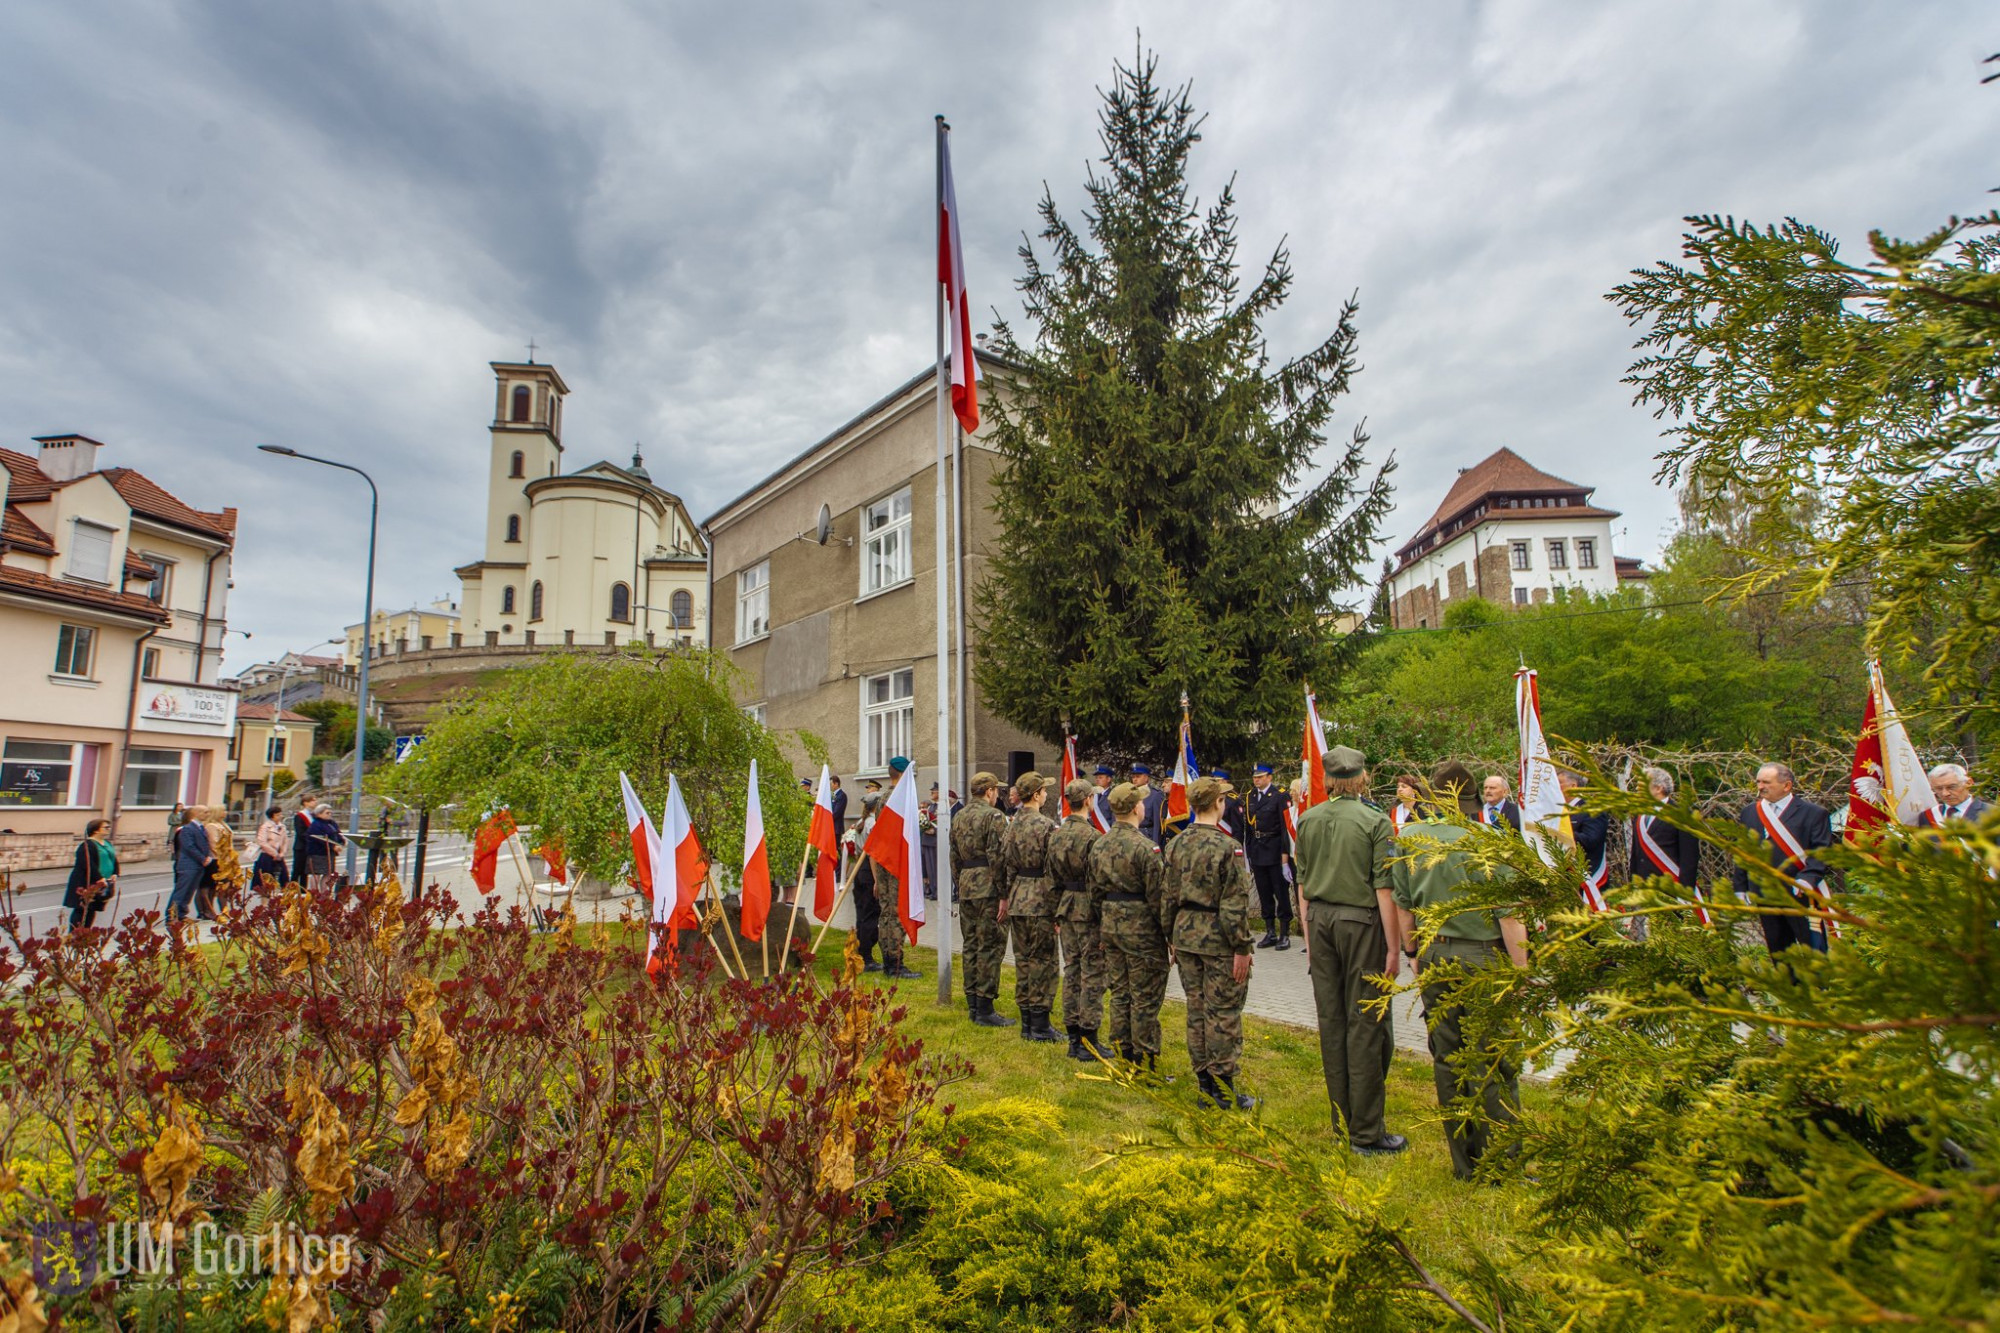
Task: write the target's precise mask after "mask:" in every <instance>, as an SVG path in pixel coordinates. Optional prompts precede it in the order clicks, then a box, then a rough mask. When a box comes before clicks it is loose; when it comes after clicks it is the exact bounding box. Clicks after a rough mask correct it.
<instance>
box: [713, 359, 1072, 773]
mask: <svg viewBox="0 0 2000 1333" xmlns="http://www.w3.org/2000/svg"><path fill="white" fill-rule="evenodd" d="M985 368H986V370H987V372H988V375H987V379H986V381H985V384H984V386H983V389H984V391H985V393H986V395H988V396H989V397H990V395H991V394H993V393H995V392H999V391H1004V389H1003V387H1002V386H1001V385H1000V384H999V378H1000V377H999V374H998V373H996V368H995V365H994V363H993V362H992V361H990V360H989V361H987V362H986V363H985ZM934 374H935V372H933V371H931V370H926V371H925V372H924V373H923V374H921V375H919V376H917V377H916V378H915V379H912V380H910V381H909V382H907V383H905V384H904V385H902V386H901V387H900V388H898V389H896V390H895V391H894V392H893V393H891V394H889V395H888V396H887V397H886V398H883V399H882V400H881V401H880V402H878V403H876V404H874V405H873V406H872V407H869V408H868V409H867V410H866V411H864V412H862V413H861V414H860V415H859V416H857V417H855V418H854V419H853V420H852V421H849V422H848V423H847V424H845V425H843V426H841V427H840V428H839V429H838V430H836V431H834V432H833V433H832V434H831V435H828V436H827V437H826V438H825V439H822V440H820V441H819V442H818V443H816V444H814V445H812V446H811V447H810V448H808V449H806V450H805V451H804V452H803V453H801V454H799V455H798V457H796V458H794V459H793V460H792V461H791V462H789V463H787V464H785V466H784V467H782V468H780V469H779V470H778V471H777V472H775V473H773V474H772V475H771V476H769V477H766V478H765V479H764V480H762V481H760V482H758V483H757V484H756V485H755V486H753V487H751V488H750V489H749V490H748V491H746V492H744V493H743V494H742V495H741V496H739V497H737V498H736V499H734V500H732V501H730V502H729V503H728V504H726V505H724V506H723V507H722V508H721V509H720V510H718V511H717V512H716V513H715V515H714V516H713V517H712V518H710V519H709V520H708V522H707V523H706V524H705V525H704V528H705V530H706V532H707V533H708V538H709V546H710V551H711V553H712V557H713V563H714V569H715V601H716V612H715V616H714V619H713V620H712V622H711V624H710V634H711V636H712V641H713V643H714V644H715V646H716V647H717V648H718V649H721V650H723V651H724V652H726V653H727V654H728V655H729V656H730V658H731V659H732V660H733V661H734V662H735V663H736V665H737V666H738V667H739V668H740V669H741V670H742V672H743V674H744V677H745V681H744V684H743V686H742V695H741V702H742V703H743V706H744V707H745V708H746V709H748V710H749V711H750V712H752V713H753V714H754V715H756V716H757V717H759V718H760V719H761V720H762V721H763V722H764V723H765V725H767V726H769V727H771V728H773V729H775V730H778V731H781V732H783V731H810V732H812V733H814V734H816V735H817V736H819V737H820V738H821V739H822V740H824V741H825V742H826V744H827V747H828V750H829V751H830V755H831V761H832V764H833V768H834V771H835V772H837V773H839V774H841V775H842V776H843V777H844V778H853V777H857V776H870V775H876V776H879V775H882V774H886V773H887V772H888V771H889V760H890V759H892V758H894V757H895V756H897V755H904V756H906V757H909V758H910V759H912V760H914V761H915V762H916V763H918V764H919V765H920V766H921V767H922V769H923V777H922V781H923V785H924V786H925V787H928V786H929V785H930V783H931V782H932V781H934V780H935V779H936V770H935V764H936V757H937V584H936V578H937V567H938V559H937V556H938V530H937V525H936V521H935V491H934V488H935V485H936V476H937V463H936V454H937V397H936V380H935V378H934ZM962 458H963V472H962V475H961V476H959V477H957V478H956V479H955V486H956V489H957V497H956V498H957V502H958V508H959V510H960V512H961V513H962V514H963V515H964V531H963V532H962V533H961V534H959V535H958V539H957V540H956V541H953V542H952V543H951V547H952V548H953V549H951V550H948V551H947V558H946V571H947V577H948V578H950V579H953V580H954V581H955V582H957V583H959V584H961V585H962V586H963V588H964V589H965V590H966V593H967V596H968V597H970V596H971V595H973V594H972V590H973V589H976V588H977V587H978V586H979V582H980V580H981V579H982V578H983V577H984V575H985V572H986V569H987V567H988V562H989V560H990V559H991V557H990V554H989V552H990V551H991V550H992V548H993V545H994V543H995V542H996V541H997V540H998V537H999V530H998V519H996V518H995V517H994V515H993V513H992V511H991V507H990V501H989V497H990V494H991V488H992V486H993V482H994V477H995V474H996V473H997V472H998V471H999V470H1000V468H1001V467H1002V466H1003V460H1002V459H1001V458H1000V456H999V455H998V454H997V453H995V452H994V450H993V449H992V448H991V447H990V446H989V445H988V444H987V442H986V440H985V438H984V432H983V431H982V432H981V433H978V434H974V435H971V436H968V437H966V438H965V440H964V446H963V451H962ZM822 507H824V509H825V511H826V513H827V516H828V519H829V522H828V525H827V526H828V529H829V531H828V535H827V539H826V541H825V542H824V543H823V544H822V542H821V541H820V540H819V519H820V512H821V509H822ZM961 572H962V578H960V577H959V575H960V574H961ZM954 618H955V619H957V617H954ZM960 623H961V624H964V625H965V638H964V641H963V645H962V648H961V643H960V639H959V638H958V635H957V633H956V631H955V630H954V634H953V637H952V640H951V643H952V648H951V653H950V661H949V667H950V669H951V672H952V674H953V676H954V677H955V678H956V679H957V680H958V681H960V682H962V685H961V689H962V693H961V695H960V697H961V698H962V699H963V700H964V701H965V706H964V707H963V709H962V714H961V717H960V720H959V723H958V725H959V728H960V729H961V734H960V736H958V737H957V738H955V739H954V744H953V753H954V757H955V759H956V761H957V762H955V763H954V766H953V767H954V768H955V770H956V772H955V773H953V774H952V775H951V778H950V781H949V782H948V783H947V784H946V785H947V786H950V787H955V788H956V789H957V790H958V791H960V792H961V793H962V792H963V791H964V790H965V782H964V778H965V775H967V774H969V773H973V772H977V771H979V770H980V769H989V770H992V771H993V772H995V773H999V774H1003V775H1004V774H1006V773H1007V772H1008V771H1009V767H1010V761H1011V763H1012V765H1013V766H1014V767H1016V768H1023V767H1040V768H1041V769H1043V770H1044V771H1049V772H1052V771H1053V769H1054V766H1055V765H1056V764H1057V763H1058V762H1059V755H1058V752H1057V747H1055V746H1052V745H1050V744H1049V743H1048V742H1046V741H1040V740H1037V739H1035V738H1034V737H1031V736H1028V735H1026V734H1024V733H1023V732H1021V731H1020V730H1019V729H1018V728H1015V727H1013V726H1011V725H1009V724H1008V723H1006V722H1004V721H1002V720H1001V719H1000V718H998V717H996V716H994V715H993V714H992V713H991V712H989V711H988V710H987V709H986V707H985V706H984V704H983V703H982V701H981V698H980V693H979V688H978V685H977V683H976V682H974V681H973V680H972V671H971V665H972V663H973V662H974V661H975V660H976V659H977V655H978V652H979V635H978V629H977V627H976V626H975V625H973V624H972V623H971V618H970V617H969V616H967V617H964V618H963V619H961V620H960ZM793 758H794V762H795V763H797V764H798V765H799V766H800V771H801V773H802V774H803V773H804V766H805V762H806V761H805V758H804V756H803V754H802V753H801V754H796V755H794V756H793ZM850 813H858V807H850Z"/></svg>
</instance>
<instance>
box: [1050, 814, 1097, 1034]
mask: <svg viewBox="0 0 2000 1333" xmlns="http://www.w3.org/2000/svg"><path fill="white" fill-rule="evenodd" d="M1063 797H1064V799H1066V800H1067V801H1068V802H1069V808H1070V816H1069V818H1068V819H1065V820H1064V821H1063V823H1062V827H1061V828H1059V829H1057V830H1056V831H1055V835H1054V836H1053V837H1051V838H1050V839H1049V856H1048V869H1049V874H1050V876H1051V877H1053V878H1054V880H1055V882H1056V887H1057V888H1058V889H1059V890H1061V893H1062V897H1061V898H1060V899H1059V900H1058V901H1057V903H1056V916H1057V918H1058V921H1059V922H1060V924H1059V925H1058V927H1057V931H1058V933H1059V934H1060V936H1061V939H1062V1005H1063V1026H1064V1027H1065V1028H1066V1029H1067V1030H1068V1031H1069V1058H1070V1059H1072V1060H1095V1059H1096V1058H1097V1051H1098V1045H1097V1025H1098V1022H1099V1021H1100V1019H1101V1018H1102V1017H1103V1014H1104V941H1103V940H1102V939H1100V938H1099V937H1098V933H1097V903H1096V902H1095V901H1094V900H1093V899H1092V898H1091V896H1090V882H1089V881H1090V849H1091V847H1092V846H1093V845H1095V844H1096V842H1097V840H1098V839H1099V838H1100V837H1102V836H1103V835H1102V834H1100V833H1099V832H1098V831H1097V826H1096V825H1095V824H1093V823H1091V822H1090V803H1091V802H1092V801H1093V800H1095V799H1096V797H1097V789H1096V788H1095V787H1092V786H1091V785H1090V784H1089V783H1088V782H1085V781H1084V780H1083V779H1081V778H1078V779H1077V780H1076V781H1075V782H1072V783H1070V784H1069V786H1067V787H1065V788H1063Z"/></svg>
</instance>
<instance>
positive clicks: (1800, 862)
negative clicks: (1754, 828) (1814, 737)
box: [1757, 801, 1840, 940]
mask: <svg viewBox="0 0 2000 1333" xmlns="http://www.w3.org/2000/svg"><path fill="white" fill-rule="evenodd" d="M1757 822H1758V823H1760V824H1762V825H1763V826H1764V836H1765V837H1767V838H1769V839H1770V840H1771V841H1772V842H1774V843H1776V844H1777V845H1778V847H1779V848H1780V849H1781V850H1782V851H1783V852H1784V853H1785V859H1784V860H1783V861H1781V862H1780V863H1779V864H1778V873H1779V874H1781V875H1783V876H1784V877H1785V878H1786V879H1789V880H1791V881H1792V883H1793V884H1794V885H1795V886H1796V887H1797V888H1798V889H1801V890H1803V891H1804V892H1805V893H1806V894H1807V895H1809V896H1810V897H1811V899H1812V906H1814V907H1818V908H1821V909H1822V910H1823V909H1825V908H1826V907H1827V906H1829V904H1828V902H1827V897H1826V894H1825V893H1823V892H1821V890H1820V889H1819V888H1818V887H1817V886H1816V885H1812V884H1804V883H1801V882H1800V881H1799V880H1798V878H1797V876H1798V874H1799V873H1800V872H1802V871H1804V870H1805V868H1806V849H1805V847H1804V846H1803V845H1802V844H1801V843H1800V842H1799V840H1798V838H1797V837H1796V836H1795V835H1794V834H1793V833H1792V831H1791V830H1790V829H1788V828H1786V827H1785V821H1784V820H1782V819H1774V818H1773V817H1772V815H1771V811H1770V808H1769V807H1768V806H1766V805H1765V804H1764V803H1763V802H1762V801H1759V802H1757ZM1826 937H1827V938H1828V939H1830V940H1837V939H1839V938H1840V927H1839V926H1838V925H1836V924H1834V920H1833V918H1832V917H1828V918H1827V919H1826Z"/></svg>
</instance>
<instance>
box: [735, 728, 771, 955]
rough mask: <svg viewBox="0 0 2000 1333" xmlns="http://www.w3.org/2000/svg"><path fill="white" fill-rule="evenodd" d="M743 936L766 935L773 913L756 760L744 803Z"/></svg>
mask: <svg viewBox="0 0 2000 1333" xmlns="http://www.w3.org/2000/svg"><path fill="white" fill-rule="evenodd" d="M739 901H740V902H741V903H742V908H741V913H742V916H741V920H742V923H743V938H744V939H746V940H761V939H763V938H764V923H765V922H766V921H768V920H769V919H770V916H771V858H770V854H769V853H768V852H766V851H765V848H764V802H763V801H762V800H761V799H760V798H759V797H758V795H757V761H756V760H755V759H752V760H751V761H750V798H749V800H748V802H747V803H746V804H745V805H744V807H743V891H742V896H741V898H740V900H739Z"/></svg>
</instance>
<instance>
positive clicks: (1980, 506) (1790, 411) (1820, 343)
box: [1610, 213, 2000, 751]
mask: <svg viewBox="0 0 2000 1333" xmlns="http://www.w3.org/2000/svg"><path fill="white" fill-rule="evenodd" d="M1688 222H1689V225H1690V227H1691V228H1692V230H1690V231H1689V232H1688V233H1687V234H1686V235H1685V237H1684V238H1683V239H1684V244H1683V250H1682V258H1683V259H1684V260H1685V261H1686V262H1685V263H1678V264H1677V263H1671V262H1669V263H1662V264H1659V265H1657V266H1655V267H1652V268H1645V269H1640V270H1638V271H1636V272H1635V273H1634V274H1633V278H1632V281H1630V282H1628V283H1625V284H1624V285H1622V286H1620V287H1618V288H1617V289H1616V290H1614V291H1613V292H1612V293H1611V297H1610V299H1611V300H1612V301H1614V302H1616V303H1617V304H1618V306H1619V307H1620V308H1621V309H1622V310H1623V311H1624V312H1625V315H1626V317H1627V318H1628V319H1629V320H1630V321H1631V322H1632V323H1634V324H1636V325H1639V326H1641V327H1642V328H1644V330H1645V332H1644V334H1643V336H1642V337H1641V338H1640V340H1639V343H1638V346H1639V347H1640V348H1641V349H1642V350H1643V353H1644V354H1643V355H1642V357H1641V358H1640V359H1639V360H1638V361H1637V362H1635V363H1634V364H1633V366H1632V369H1631V373H1630V375H1629V376H1628V377H1627V382H1628V383H1630V384H1632V385H1634V386H1635V387H1636V388H1637V390H1638V401H1640V402H1642V403H1647V404H1651V405H1652V406H1653V407H1655V408H1656V409H1657V411H1658V413H1659V414H1660V415H1661V416H1663V417H1667V418H1670V419H1671V420H1672V421H1673V423H1674V425H1673V427H1672V429H1671V430H1670V432H1669V435H1670V437H1671V438H1672V440H1673V441H1674V443H1673V444H1672V445H1671V446H1670V447H1669V448H1668V449H1667V450H1666V451H1665V453H1664V454H1663V455H1662V459H1663V463H1662V467H1661V476H1662V477H1663V478H1664V479H1666V480H1668V481H1672V482H1676V483H1684V484H1685V485H1686V487H1687V490H1688V493H1689V494H1691V495H1692V496H1693V497H1694V498H1695V500H1696V502H1697V505H1698V506H1701V507H1715V506H1728V505H1732V504H1739V503H1740V504H1742V505H1743V506H1744V507H1745V514H1746V520H1747V521H1746V522H1745V524H1744V530H1743V532H1742V534H1741V538H1742V540H1741V548H1742V549H1743V550H1744V551H1745V552H1747V553H1748V554H1749V555H1751V556H1752V557H1753V559H1751V560H1750V561H1749V562H1748V563H1747V564H1746V565H1745V566H1744V568H1743V569H1742V570H1741V571H1740V573H1739V575H1738V577H1737V579H1736V581H1735V588H1734V590H1735V591H1736V592H1737V593H1739V594H1741V593H1749V592H1754V591H1757V590H1759V589H1761V588H1768V587H1774V586H1787V587H1789V588H1790V589H1791V590H1792V593H1793V597H1794V599H1795V600H1797V601H1800V602H1805V603H1811V602H1815V601H1818V600H1819V599H1821V598H1823V597H1825V596H1826V595H1827V593H1828V592H1829V590H1831V589H1833V588H1835V587H1836V586H1837V585H1839V584H1842V583H1845V582H1849V581H1856V580H1865V581H1866V582H1867V583H1868V585H1869V588H1870V593H1871V600H1870V605H1869V618H1868V640H1869V644H1870V646H1871V648H1872V649H1873V650H1875V651H1877V652H1882V653H1884V654H1893V655H1898V656H1902V655H1907V656H1910V657H1912V658H1914V659H1915V660H1916V661H1918V662H1919V663H1921V664H1922V666H1923V667H1924V669H1925V679H1926V682H1927V684H1928V686H1929V696H1930V702H1931V704H1932V705H1933V707H1934V709H1935V710H1936V711H1935V713H1934V716H1933V721H1934V723H1935V724H1936V725H1938V726H1940V727H1941V728H1944V729H1946V730H1949V731H1952V732H1955V733H1957V735H1958V738H1959V740H1960V743H1961V744H1962V745H1963V746H1964V747H1965V748H1966V749H1967V750H1968V751H1971V750H1974V749H1976V747H1977V745H1978V741H1979V739H1980V736H1981V734H1982V733H1991V732H1992V731H1993V730H1994V729H1995V728H1996V727H2000V694H1996V693H1995V684H1996V681H1995V669H1996V667H2000V616H1996V615H1995V614H1994V608H1995V607H1996V606H2000V432H1996V422H1997V421H2000V376H1996V374H1995V370H1996V361H1997V360H2000V213H1990V214H1987V215H1985V216H1983V217H1978V218H1972V219H1967V220H1959V219H1953V220H1951V221H1950V222H1947V223H1946V224H1945V225H1943V226H1941V227H1939V228H1938V229H1937V230H1936V231H1934V232H1932V233H1931V234H1930V235H1928V236H1925V237H1923V238H1921V239H1919V240H1916V241H1901V240H1891V239H1889V238H1888V237H1887V236H1885V235H1883V234H1882V233H1880V232H1876V233H1872V234H1871V235H1870V237H1869V241H1870V247H1871V255H1870V258H1869V259H1868V261H1867V262H1865V263H1860V264H1856V263H1850V262H1848V261H1846V260H1844V259H1842V258H1841V257H1840V254H1839V247H1838V244H1837V243H1836V242H1835V240H1834V238H1833V237H1832V236H1830V235H1829V234H1827V233H1826V232H1824V231H1821V230H1820V229H1818V228H1816V227H1812V226H1809V225H1807V224H1805V223H1801V222H1798V221H1787V222H1785V223H1784V224H1783V225H1781V226H1769V227H1762V228H1760V227H1757V226H1754V225H1751V224H1748V223H1739V222H1738V221H1736V220H1735V219H1733V218H1717V217H1696V218H1690V219H1688ZM1917 702H1918V700H1917V699H1914V698H1912V699H1908V700H1905V701H1904V704H1905V706H1906V707H1910V706H1912V705H1915V704H1916V703H1917Z"/></svg>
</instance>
